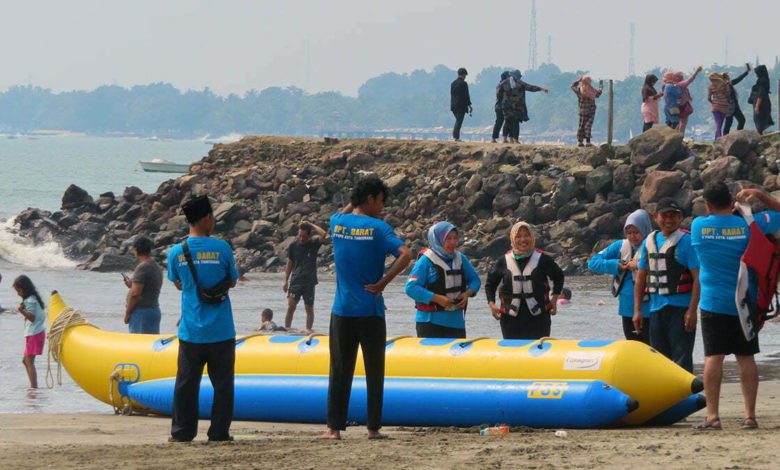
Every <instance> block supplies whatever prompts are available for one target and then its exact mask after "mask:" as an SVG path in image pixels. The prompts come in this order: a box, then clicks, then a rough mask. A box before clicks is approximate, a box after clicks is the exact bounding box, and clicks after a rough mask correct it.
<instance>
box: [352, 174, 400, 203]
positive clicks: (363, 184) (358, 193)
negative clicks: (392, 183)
mask: <svg viewBox="0 0 780 470" xmlns="http://www.w3.org/2000/svg"><path fill="white" fill-rule="evenodd" d="M380 194H381V195H382V197H383V200H384V201H387V196H388V195H389V194H390V189H388V187H387V185H386V184H385V183H384V182H383V181H382V180H381V179H379V177H378V176H366V177H365V178H361V179H360V181H358V183H357V185H356V186H355V189H353V190H352V194H351V195H350V196H349V200H350V202H351V203H352V206H353V207H358V206H360V205H361V204H363V203H364V202H366V200H367V199H368V196H374V197H377V196H379V195H380Z"/></svg>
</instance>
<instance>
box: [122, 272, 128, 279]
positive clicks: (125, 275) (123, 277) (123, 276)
mask: <svg viewBox="0 0 780 470" xmlns="http://www.w3.org/2000/svg"><path fill="white" fill-rule="evenodd" d="M121 274H122V279H124V280H125V281H127V279H128V277H127V274H125V273H121Z"/></svg>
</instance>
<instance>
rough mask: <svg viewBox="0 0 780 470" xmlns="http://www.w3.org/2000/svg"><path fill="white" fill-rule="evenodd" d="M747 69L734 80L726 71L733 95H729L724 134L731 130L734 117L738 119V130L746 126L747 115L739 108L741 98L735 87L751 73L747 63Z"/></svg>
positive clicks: (725, 74)
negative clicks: (738, 96)
mask: <svg viewBox="0 0 780 470" xmlns="http://www.w3.org/2000/svg"><path fill="white" fill-rule="evenodd" d="M745 68H746V70H745V71H744V72H742V73H741V74H739V76H737V78H735V79H734V80H732V79H731V78H730V77H729V74H728V73H724V74H723V75H724V76H725V78H726V80H727V81H728V83H729V88H730V89H731V95H730V96H729V111H728V113H726V120H725V121H724V123H723V135H726V134H728V133H729V132H730V131H731V124H732V123H733V122H734V118H736V119H737V130H738V131H741V130H742V129H744V128H745V115H744V114H742V110H741V109H740V108H739V99H738V98H737V90H735V89H734V85H736V84H738V83H739V82H741V81H742V80H743V79H744V78H745V77H747V74H748V73H750V64H745Z"/></svg>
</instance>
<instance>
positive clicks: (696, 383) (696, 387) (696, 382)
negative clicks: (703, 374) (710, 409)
mask: <svg viewBox="0 0 780 470" xmlns="http://www.w3.org/2000/svg"><path fill="white" fill-rule="evenodd" d="M702 390H704V382H702V380H701V379H700V378H698V377H696V378H695V379H693V382H691V393H699V392H701V391H702Z"/></svg>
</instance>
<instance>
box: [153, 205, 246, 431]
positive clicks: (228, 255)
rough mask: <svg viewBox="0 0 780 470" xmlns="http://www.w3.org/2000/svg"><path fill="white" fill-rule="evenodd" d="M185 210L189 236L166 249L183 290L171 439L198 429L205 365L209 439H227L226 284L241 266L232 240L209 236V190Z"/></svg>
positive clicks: (229, 317) (229, 338)
mask: <svg viewBox="0 0 780 470" xmlns="http://www.w3.org/2000/svg"><path fill="white" fill-rule="evenodd" d="M182 210H183V212H184V215H185V216H186V217H187V222H189V224H190V233H189V237H188V238H187V239H186V240H185V241H184V242H182V243H180V244H178V245H175V246H174V247H173V248H171V250H170V251H169V252H168V279H169V280H170V281H171V282H173V283H174V284H175V285H176V288H177V289H179V290H180V291H181V322H180V323H179V356H178V369H177V372H176V387H175V390H174V398H173V424H172V426H171V438H170V439H169V441H171V442H190V441H192V440H193V439H194V438H195V436H196V435H197V433H198V395H199V392H200V381H201V377H202V375H203V367H204V366H206V365H208V374H209V379H210V380H211V384H212V386H213V388H214V404H213V406H212V408H211V427H209V430H208V438H209V441H229V440H232V437H231V436H230V424H231V422H232V420H233V383H234V382H233V373H234V366H235V358H236V353H235V337H236V330H235V327H234V325H233V310H232V307H231V305H230V297H229V296H228V290H229V289H230V288H231V287H235V285H236V281H237V280H238V270H237V269H236V264H235V261H234V260H233V252H232V250H231V249H230V245H228V244H227V242H225V241H223V240H218V239H216V238H212V237H211V233H212V232H213V230H214V225H215V220H214V213H213V211H212V209H211V204H210V203H209V199H208V197H206V196H198V197H194V198H192V199H190V200H189V201H187V202H186V203H185V204H184V205H183V206H182Z"/></svg>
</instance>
